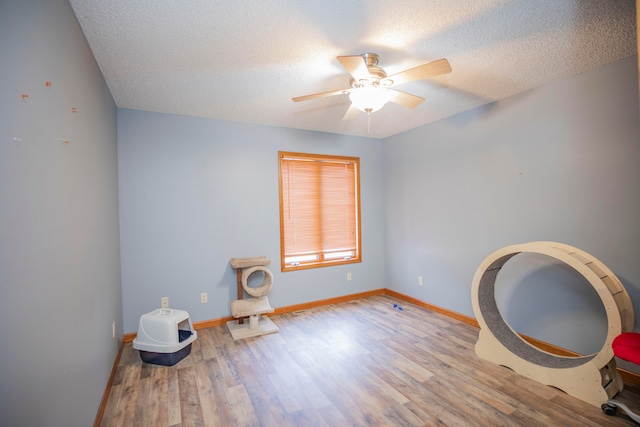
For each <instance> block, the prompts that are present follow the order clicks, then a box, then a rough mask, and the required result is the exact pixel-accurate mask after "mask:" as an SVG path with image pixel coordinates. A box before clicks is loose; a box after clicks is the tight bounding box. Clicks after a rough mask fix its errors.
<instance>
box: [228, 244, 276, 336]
mask: <svg viewBox="0 0 640 427" xmlns="http://www.w3.org/2000/svg"><path fill="white" fill-rule="evenodd" d="M269 264H271V260H270V259H267V257H264V256H261V257H252V258H231V267H233V268H235V269H236V270H237V278H238V280H237V286H238V299H237V300H236V301H233V302H232V303H231V314H232V315H233V317H235V318H236V319H238V320H231V321H229V322H227V328H229V332H231V336H232V337H233V339H234V340H239V339H243V338H249V337H255V336H258V335H265V334H273V333H275V332H278V327H277V326H276V325H275V324H274V323H273V322H272V321H271V319H269V318H268V317H267V316H264V315H265V314H267V313H273V311H274V310H273V308H272V307H271V305H269V299H268V298H267V297H266V294H268V293H269V291H270V290H271V287H272V286H273V275H272V274H271V271H269V269H268V268H267V267H266V266H267V265H269ZM259 271H260V272H262V273H263V274H264V279H263V281H262V283H261V284H260V286H256V287H251V286H249V284H248V280H249V276H251V275H252V274H253V273H256V272H259ZM245 292H246V293H247V294H248V295H249V298H244V293H245ZM245 318H249V324H248V325H247V324H246V323H245V322H244V319H245Z"/></svg>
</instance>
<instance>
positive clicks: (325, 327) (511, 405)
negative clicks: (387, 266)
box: [101, 295, 640, 427]
mask: <svg viewBox="0 0 640 427" xmlns="http://www.w3.org/2000/svg"><path fill="white" fill-rule="evenodd" d="M394 304H395V305H397V306H395V307H394ZM400 307H401V308H402V309H400ZM270 318H271V319H272V320H273V322H274V323H275V324H277V325H278V327H279V328H280V332H279V333H277V334H272V335H266V336H262V337H256V338H249V339H246V340H240V341H236V342H234V341H233V340H232V339H231V336H230V334H229V332H228V330H227V328H226V326H220V327H212V328H208V329H201V330H199V331H198V339H197V340H196V341H195V342H194V343H193V346H192V351H191V355H190V356H188V357H186V358H185V359H184V360H182V361H181V362H179V363H178V364H176V365H174V366H172V367H166V366H157V365H149V364H143V363H142V362H141V361H140V357H139V355H138V352H137V351H136V350H134V349H133V348H132V346H131V343H128V344H125V346H124V349H123V353H122V357H121V359H120V362H119V366H118V368H117V370H116V373H115V378H114V382H113V384H112V388H111V392H110V394H109V398H108V400H107V404H106V408H105V412H104V415H103V417H102V424H101V425H102V426H153V427H158V426H207V427H209V426H223V427H228V426H269V427H271V426H278V427H280V426H330V427H336V426H444V425H447V426H527V427H531V426H633V425H636V424H634V423H633V422H632V421H631V420H630V419H629V418H628V417H626V416H624V415H618V416H617V417H609V416H606V415H604V414H603V413H602V411H601V410H600V409H599V408H596V407H594V406H592V405H589V404H587V403H584V402H582V401H580V400H578V399H575V398H573V397H571V396H568V395H566V394H565V393H563V392H561V391H559V390H557V389H555V388H552V387H548V386H544V385H541V384H538V383H537V382H535V381H532V380H530V379H528V378H525V377H523V376H521V375H519V374H517V373H515V372H513V371H511V370H509V369H507V368H504V367H501V366H497V365H494V364H492V363H489V362H486V361H484V360H481V359H479V358H478V357H477V356H476V355H475V352H474V349H473V347H474V344H475V342H476V340H477V336H478V330H477V328H475V327H473V326H469V325H467V324H464V323H461V322H458V321H456V320H454V319H451V318H448V317H445V316H443V315H440V314H437V313H433V312H431V311H429V310H426V309H423V308H420V307H417V306H414V305H412V304H408V303H406V302H403V301H401V300H398V299H395V298H393V297H390V296H386V295H381V296H375V297H369V298H363V299H359V300H355V301H350V302H346V303H340V304H336V305H330V306H325V307H320V308H315V309H312V310H309V311H306V312H303V313H299V314H285V315H279V316H271V317H270ZM620 399H621V400H622V401H623V402H625V403H627V404H628V405H630V406H631V407H632V409H634V410H640V390H639V388H638V387H636V386H627V387H626V388H625V391H624V392H623V393H621V395H620ZM620 412H621V413H622V411H620Z"/></svg>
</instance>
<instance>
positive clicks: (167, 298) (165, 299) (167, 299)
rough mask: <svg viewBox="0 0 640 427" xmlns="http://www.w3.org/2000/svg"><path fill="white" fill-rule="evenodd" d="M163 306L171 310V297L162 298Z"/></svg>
mask: <svg viewBox="0 0 640 427" xmlns="http://www.w3.org/2000/svg"><path fill="white" fill-rule="evenodd" d="M160 301H161V304H162V308H169V297H162V300H160Z"/></svg>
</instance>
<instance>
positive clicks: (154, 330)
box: [133, 308, 198, 366]
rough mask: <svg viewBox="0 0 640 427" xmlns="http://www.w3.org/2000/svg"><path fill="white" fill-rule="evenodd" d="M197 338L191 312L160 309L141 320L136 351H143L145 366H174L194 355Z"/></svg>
mask: <svg viewBox="0 0 640 427" xmlns="http://www.w3.org/2000/svg"><path fill="white" fill-rule="evenodd" d="M197 337H198V333H197V332H196V331H195V330H194V329H193V325H192V324H191V319H190V318H189V313H187V312H186V311H184V310H174V309H172V308H158V309H156V310H153V311H152V312H150V313H147V314H143V315H142V316H141V317H140V322H139V323H138V335H137V336H136V338H135V339H134V340H133V348H135V349H136V350H139V351H140V358H141V359H142V361H143V362H145V363H153V364H154V365H165V366H173V365H175V364H176V363H178V362H179V361H181V360H182V359H184V358H185V357H187V356H188V355H189V353H191V343H192V342H194V341H195V339H196V338H197Z"/></svg>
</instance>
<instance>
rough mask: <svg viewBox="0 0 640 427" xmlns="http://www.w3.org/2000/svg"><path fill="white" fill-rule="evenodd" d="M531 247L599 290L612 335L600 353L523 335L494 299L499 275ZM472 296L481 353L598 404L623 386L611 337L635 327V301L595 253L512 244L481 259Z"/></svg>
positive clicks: (565, 247) (560, 246)
mask: <svg viewBox="0 0 640 427" xmlns="http://www.w3.org/2000/svg"><path fill="white" fill-rule="evenodd" d="M526 252H529V253H537V254H543V255H547V256H549V257H551V258H554V259H556V260H559V261H562V262H564V263H566V264H568V265H569V266H570V267H572V268H573V269H574V270H576V271H577V272H578V273H580V274H581V275H582V276H584V278H585V279H587V280H588V281H589V283H590V284H591V286H593V288H594V289H595V290H596V292H597V293H598V296H600V299H601V300H602V304H603V305H604V308H605V311H606V315H607V322H608V328H607V338H606V340H605V342H604V345H603V346H602V349H601V350H600V351H599V352H598V353H596V354H591V355H587V356H581V357H565V356H557V355H555V354H552V353H548V352H546V351H543V350H540V349H538V348H537V347H534V346H533V345H531V344H529V343H528V342H527V341H525V340H524V339H522V338H521V337H520V336H519V335H518V333H517V332H515V331H514V330H513V329H512V328H511V327H510V326H509V325H508V324H507V322H505V320H504V319H503V318H502V316H501V315H500V312H499V311H498V307H497V305H496V301H495V281H496V278H497V276H498V273H499V272H500V270H501V269H502V267H503V266H504V265H505V264H506V263H507V262H508V261H509V260H510V259H511V258H512V257H514V256H515V255H517V254H519V253H526ZM471 297H472V304H473V311H474V313H475V316H476V319H477V320H478V323H479V325H480V335H479V338H478V342H477V343H476V347H475V350H476V354H477V355H478V356H479V357H481V358H483V359H486V360H488V361H491V362H493V363H496V364H499V365H503V366H506V367H508V368H511V369H513V370H514V371H516V372H518V373H520V374H523V375H526V376H528V377H530V378H532V379H534V380H536V381H538V382H540V383H542V384H547V385H550V386H553V387H556V388H559V389H560V390H563V391H564V392H566V393H567V394H569V395H571V396H574V397H577V398H578V399H580V400H583V401H585V402H588V403H591V404H592V405H595V406H598V407H600V406H601V405H602V404H603V403H605V402H606V401H607V400H608V399H610V398H612V397H613V396H614V395H615V394H616V393H618V392H619V391H621V390H622V388H623V383H622V379H621V378H620V374H619V373H618V371H617V369H616V362H615V358H614V354H613V350H612V348H611V343H612V341H613V339H614V338H615V337H617V336H618V335H620V334H621V333H622V332H628V331H631V330H632V329H633V306H632V304H631V300H630V298H629V295H628V294H627V291H626V290H625V289H624V287H623V286H622V283H621V282H620V280H619V279H618V278H617V277H616V276H615V274H613V272H612V271H611V270H609V269H608V268H607V267H606V266H605V265H604V264H603V263H602V262H600V261H599V260H598V259H596V258H595V257H593V256H591V255H589V254H588V253H586V252H584V251H582V250H580V249H577V248H574V247H572V246H569V245H565V244H562V243H555V242H531V243H525V244H519V245H513V246H507V247H505V248H503V249H500V250H498V251H496V252H494V253H493V254H491V255H489V256H488V257H487V258H486V259H485V260H484V261H483V262H482V263H481V264H480V266H479V267H478V269H477V270H476V273H475V276H474V277H473V284H472V289H471Z"/></svg>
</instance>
